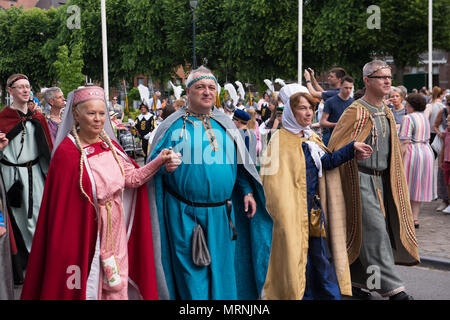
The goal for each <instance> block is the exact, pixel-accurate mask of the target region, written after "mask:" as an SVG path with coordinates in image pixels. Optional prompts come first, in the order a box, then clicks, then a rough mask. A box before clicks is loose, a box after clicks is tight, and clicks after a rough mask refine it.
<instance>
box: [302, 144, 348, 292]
mask: <svg viewBox="0 0 450 320" xmlns="http://www.w3.org/2000/svg"><path fill="white" fill-rule="evenodd" d="M353 144H354V143H353V142H351V143H349V144H348V145H346V146H345V147H343V148H342V149H340V150H338V151H336V152H334V153H325V155H323V156H322V158H321V162H322V168H323V170H331V169H334V168H336V167H338V166H340V165H341V164H343V163H344V162H346V161H348V160H350V159H352V158H353V157H354V152H353ZM302 148H303V153H304V154H305V164H306V186H307V194H308V197H307V203H308V218H309V219H310V223H311V211H312V210H318V209H320V214H321V216H320V222H321V223H320V224H321V226H323V224H324V221H325V217H324V214H323V210H322V206H321V203H320V198H318V197H317V195H318V193H319V175H318V170H317V168H316V166H315V164H314V160H313V159H312V157H311V153H310V151H309V148H308V146H307V144H306V143H302ZM323 227H324V226H323ZM324 229H325V228H324ZM303 299H304V300H311V299H314V300H315V299H327V300H330V299H333V300H334V299H341V292H340V289H339V283H338V280H337V277H336V272H335V270H334V266H333V264H332V262H331V256H330V252H329V250H328V246H327V243H326V239H325V238H323V237H321V236H319V237H317V236H313V235H311V234H310V237H309V246H308V256H307V263H306V286H305V293H304V296H303Z"/></svg>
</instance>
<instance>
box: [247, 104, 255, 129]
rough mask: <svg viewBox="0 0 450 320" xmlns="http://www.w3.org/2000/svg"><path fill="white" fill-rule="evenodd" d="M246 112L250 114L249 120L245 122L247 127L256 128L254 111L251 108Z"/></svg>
mask: <svg viewBox="0 0 450 320" xmlns="http://www.w3.org/2000/svg"><path fill="white" fill-rule="evenodd" d="M247 112H248V114H249V115H250V117H251V118H250V120H248V122H247V128H249V129H252V130H255V129H256V123H257V122H256V111H255V109H253V108H249V109H247Z"/></svg>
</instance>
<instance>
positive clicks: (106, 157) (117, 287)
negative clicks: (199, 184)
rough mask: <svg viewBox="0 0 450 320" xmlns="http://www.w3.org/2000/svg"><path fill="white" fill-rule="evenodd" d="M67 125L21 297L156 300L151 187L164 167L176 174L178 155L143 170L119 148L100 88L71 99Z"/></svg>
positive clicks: (81, 91)
mask: <svg viewBox="0 0 450 320" xmlns="http://www.w3.org/2000/svg"><path fill="white" fill-rule="evenodd" d="M63 122H64V123H62V126H60V129H59V130H60V131H58V136H57V139H56V143H55V150H54V153H53V157H52V161H51V163H50V169H49V172H48V175H47V180H46V185H45V191H44V195H43V199H42V204H41V210H40V213H39V218H38V222H37V227H36V233H35V237H34V240H33V244H32V248H31V253H30V257H29V261H28V267H27V272H26V276H25V282H24V285H23V289H22V297H21V298H22V299H52V300H54V299H55V300H56V299H58V300H59V299H68V300H74V299H81V300H84V299H88V300H91V299H93V300H95V299H104V300H115V299H158V294H157V289H156V276H155V266H154V255H153V241H152V233H151V221H150V210H149V202H148V195H147V190H146V185H145V182H146V181H147V180H148V179H149V178H150V177H151V176H153V175H154V174H155V173H156V171H157V170H159V168H160V167H161V166H162V165H164V164H165V166H166V170H167V171H169V172H170V171H173V170H175V168H176V167H177V166H178V164H179V160H178V158H177V156H176V155H175V154H174V153H173V152H172V151H169V150H164V151H163V152H161V154H160V156H159V157H157V158H156V159H155V160H154V161H152V162H150V163H148V164H147V165H146V166H144V167H142V168H139V167H138V165H137V164H136V163H135V162H134V161H133V160H131V159H130V158H129V157H128V156H127V155H126V154H125V153H124V152H123V150H122V149H121V148H120V146H119V145H118V143H117V142H116V139H115V136H114V134H113V131H112V127H111V123H110V121H109V117H108V113H107V109H106V103H105V98H104V92H103V89H102V88H99V87H84V88H81V89H77V90H75V91H73V92H71V93H70V94H69V97H68V104H67V106H66V110H65V114H64V119H63ZM93 137H94V138H95V139H93ZM80 168H81V169H82V170H80Z"/></svg>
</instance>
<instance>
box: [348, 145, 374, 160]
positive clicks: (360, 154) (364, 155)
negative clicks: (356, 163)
mask: <svg viewBox="0 0 450 320" xmlns="http://www.w3.org/2000/svg"><path fill="white" fill-rule="evenodd" d="M353 148H354V150H355V156H356V159H358V160H365V159H368V158H370V156H371V155H372V152H373V149H372V147H371V146H369V145H368V144H365V143H363V142H355V143H354V145H353Z"/></svg>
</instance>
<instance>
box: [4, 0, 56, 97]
mask: <svg viewBox="0 0 450 320" xmlns="http://www.w3.org/2000/svg"><path fill="white" fill-rule="evenodd" d="M54 15H55V10H54V9H51V10H47V11H45V10H41V9H38V8H32V9H28V10H23V9H22V8H16V7H12V8H8V9H7V10H0V76H1V83H2V85H1V86H2V88H3V89H4V88H5V85H6V79H7V78H8V77H9V76H10V75H11V74H13V73H24V74H26V75H27V76H28V77H29V79H30V82H31V85H32V86H33V91H38V90H39V89H40V88H41V87H44V86H48V85H49V84H51V83H53V81H54V79H55V73H54V72H53V70H52V68H51V64H52V62H53V61H49V60H47V59H45V56H46V52H45V50H46V49H47V48H46V47H45V43H46V41H47V39H49V38H53V37H55V35H56V32H57V30H55V29H54V28H53V27H54V26H53V24H52V22H53V17H54ZM3 99H4V97H3Z"/></svg>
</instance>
